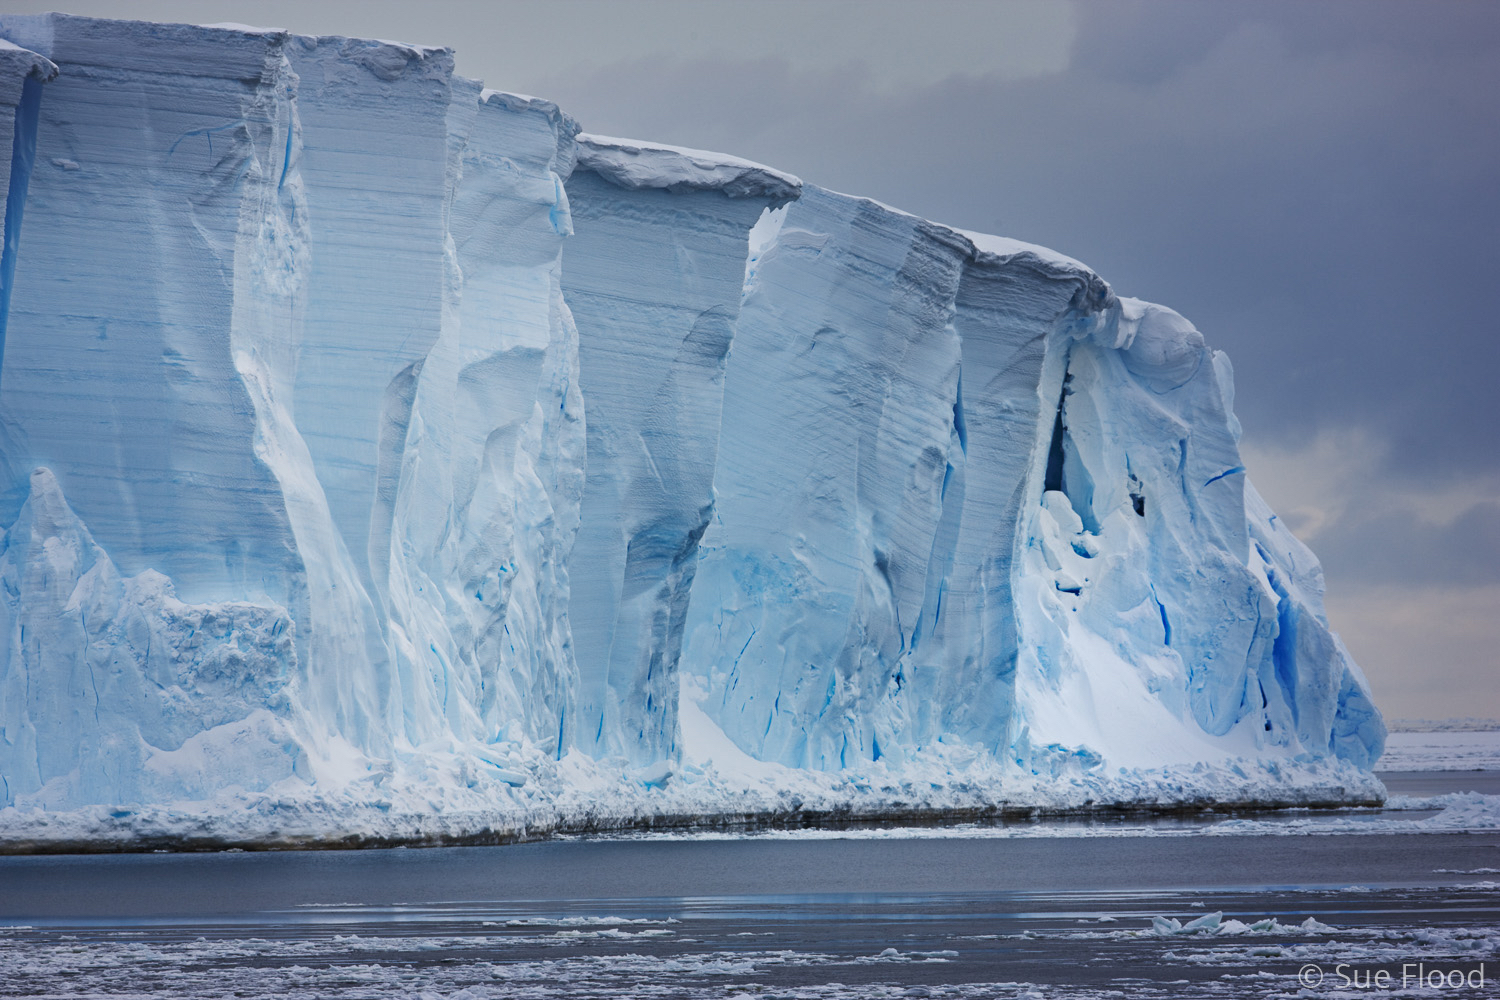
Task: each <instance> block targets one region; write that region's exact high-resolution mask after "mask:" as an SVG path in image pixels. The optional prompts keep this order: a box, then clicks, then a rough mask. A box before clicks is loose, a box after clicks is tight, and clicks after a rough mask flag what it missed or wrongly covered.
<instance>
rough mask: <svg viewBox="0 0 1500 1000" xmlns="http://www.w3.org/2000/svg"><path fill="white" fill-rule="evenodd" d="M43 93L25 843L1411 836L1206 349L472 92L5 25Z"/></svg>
mask: <svg viewBox="0 0 1500 1000" xmlns="http://www.w3.org/2000/svg"><path fill="white" fill-rule="evenodd" d="M0 77H3V78H0V109H3V111H4V115H5V121H4V122H0V126H3V128H0V132H3V133H4V134H5V135H7V136H9V137H10V138H11V147H10V155H9V156H6V157H0V159H3V160H4V161H5V163H6V166H7V169H8V170H9V173H8V174H7V177H6V182H5V187H6V190H7V192H8V197H7V200H6V215H5V230H4V232H5V243H4V251H3V260H0V279H3V284H0V332H3V338H0V525H3V526H4V534H3V535H0V644H3V645H0V778H3V779H4V781H3V785H0V817H3V816H5V815H10V814H16V815H18V814H19V813H17V812H16V810H18V809H32V808H46V809H48V810H54V811H55V810H70V809H85V808H87V807H93V806H107V807H116V806H121V805H128V804H135V805H142V804H154V806H155V807H160V808H167V809H169V810H170V809H173V808H178V807H177V806H174V805H172V804H173V803H185V802H199V803H202V802H205V801H208V800H213V801H216V802H219V803H220V804H219V805H218V806H213V807H208V806H201V807H194V808H198V810H199V813H201V812H202V811H203V810H204V809H209V811H210V812H211V811H213V810H214V809H218V810H220V811H225V810H232V809H243V808H250V809H252V810H261V812H258V813H256V814H257V815H262V814H263V812H264V809H266V808H269V807H268V806H267V805H266V803H286V802H301V803H303V804H304V805H306V806H307V808H308V809H309V810H312V812H310V813H308V815H318V816H332V815H336V814H338V812H339V810H340V809H343V810H345V811H347V810H349V809H360V808H370V809H375V810H377V811H381V812H382V815H384V814H387V813H389V811H390V810H391V809H393V808H398V807H399V808H406V809H407V810H408V811H409V812H410V813H411V814H413V815H418V814H421V813H423V811H424V810H425V811H426V813H428V814H431V813H432V812H433V811H434V810H436V811H441V810H443V809H448V808H457V806H455V805H454V803H459V802H462V803H464V804H465V805H464V806H463V808H465V809H468V810H470V811H471V812H470V813H466V815H469V814H472V815H474V816H476V817H481V818H479V819H475V820H473V822H474V823H476V824H482V823H485V822H491V821H493V818H494V817H495V816H499V815H514V816H525V817H530V819H527V820H526V822H529V823H530V822H534V823H539V824H541V825H543V826H545V825H546V824H547V822H549V821H548V820H547V819H546V817H547V816H549V815H551V816H553V817H554V819H555V817H556V816H557V815H561V813H559V812H558V810H564V806H563V805H561V804H560V803H564V802H573V803H574V804H575V805H574V806H569V807H567V808H575V807H576V808H580V809H583V810H584V811H585V812H586V813H588V814H589V815H591V816H592V815H595V812H594V811H597V810H603V814H604V815H616V820H618V819H619V816H621V815H624V814H626V813H631V814H640V813H641V812H642V811H644V812H646V813H653V812H655V813H673V812H676V813H683V812H687V813H693V814H697V813H713V812H722V811H725V810H728V811H739V810H741V809H743V808H748V807H745V806H743V801H746V800H743V795H741V792H740V791H737V789H743V788H746V787H749V786H748V785H745V784H744V783H745V782H751V783H752V784H753V783H755V782H760V783H762V784H761V785H757V786H756V787H762V788H763V789H765V788H781V789H782V790H783V792H785V790H786V789H791V788H801V787H803V785H801V784H798V783H799V782H803V783H805V782H812V783H813V784H811V785H807V786H806V787H808V788H812V787H814V786H816V787H817V788H818V789H821V791H819V792H818V794H819V795H822V796H823V799H820V801H828V802H833V803H841V802H842V803H849V804H852V805H854V806H856V807H858V806H859V803H861V802H865V801H866V800H868V802H869V803H874V804H875V805H872V806H870V808H876V807H877V806H879V804H880V803H886V804H887V805H889V803H893V802H910V801H912V800H913V799H914V795H913V792H912V788H927V789H931V788H937V787H939V786H940V784H941V783H942V782H946V781H949V780H952V781H955V782H957V784H956V785H955V787H956V788H961V789H966V790H965V791H962V792H955V793H954V795H956V796H957V798H955V799H953V800H952V801H949V800H947V799H944V800H943V801H944V802H946V803H948V805H952V804H953V803H955V802H959V803H961V802H983V803H990V804H994V803H1004V802H1006V801H1010V800H1011V799H1008V798H1007V797H1008V796H1010V797H1012V798H1013V797H1014V796H1016V795H1020V794H1021V792H1020V791H1018V789H1021V788H1023V787H1024V788H1027V789H1030V791H1029V792H1026V794H1027V795H1030V796H1031V798H1030V799H1028V800H1027V801H1031V802H1034V803H1035V802H1046V801H1049V800H1048V798H1047V796H1048V795H1053V796H1054V800H1055V801H1059V802H1061V801H1064V799H1066V800H1067V801H1072V799H1069V798H1068V796H1069V795H1072V796H1074V798H1079V797H1085V796H1086V797H1090V798H1092V799H1094V800H1096V801H1103V800H1110V799H1114V800H1126V799H1131V798H1132V797H1134V798H1139V797H1140V796H1142V795H1152V796H1156V797H1158V798H1161V797H1166V798H1171V797H1172V796H1174V795H1186V794H1192V795H1197V794H1209V792H1210V791H1212V787H1211V786H1212V782H1213V781H1220V782H1221V786H1218V792H1217V793H1216V794H1222V795H1223V796H1225V797H1228V798H1236V797H1238V798H1240V799H1246V798H1254V797H1256V796H1258V795H1262V793H1263V791H1264V788H1265V787H1267V786H1266V785H1265V783H1264V781H1261V778H1255V779H1253V780H1252V778H1249V777H1246V775H1247V774H1248V773H1250V772H1251V771H1253V772H1254V773H1255V774H1257V775H1261V777H1262V778H1264V777H1265V776H1270V777H1269V778H1266V780H1271V781H1273V782H1281V783H1285V784H1286V785H1288V787H1296V786H1297V785H1298V782H1299V781H1300V782H1302V784H1303V785H1305V786H1307V787H1311V786H1312V785H1314V784H1318V783H1320V782H1321V784H1318V787H1319V788H1323V789H1324V791H1323V792H1319V793H1318V794H1326V795H1332V796H1333V797H1335V798H1337V797H1339V796H1346V795H1353V796H1355V797H1358V796H1360V795H1366V796H1367V795H1368V793H1367V792H1365V791H1362V790H1361V789H1365V788H1367V787H1369V781H1368V779H1367V778H1362V777H1360V776H1359V772H1358V771H1357V768H1368V766H1369V765H1370V764H1371V763H1372V762H1373V760H1374V759H1375V757H1377V756H1378V754H1379V752H1380V749H1381V745H1382V741H1383V734H1384V730H1383V727H1382V725H1381V722H1380V717H1379V713H1378V712H1377V711H1376V710H1375V709H1374V707H1373V705H1372V704H1371V703H1370V698H1369V691H1368V686H1367V685H1366V683H1365V682H1364V679H1363V677H1362V675H1361V674H1360V673H1359V670H1358V668H1357V667H1356V666H1355V665H1354V664H1353V663H1352V661H1350V659H1349V657H1348V655H1347V652H1346V651H1345V650H1344V649H1343V647H1342V645H1341V644H1340V643H1339V641H1338V639H1337V636H1336V635H1334V634H1333V633H1332V632H1331V631H1330V629H1329V627H1328V623H1327V620H1326V619H1325V618H1324V616H1323V614H1322V610H1321V593H1322V579H1321V573H1320V571H1319V569H1318V565H1317V562H1316V559H1315V558H1314V557H1313V556H1312V554H1311V553H1310V552H1308V551H1307V549H1306V548H1305V547H1303V546H1302V545H1301V544H1300V543H1298V542H1297V541H1296V539H1295V538H1294V537H1293V536H1292V535H1291V534H1290V533H1289V532H1288V531H1287V530H1286V529H1285V528H1284V527H1283V526H1281V525H1280V523H1279V522H1278V521H1277V520H1276V518H1275V517H1274V515H1273V514H1272V513H1271V512H1270V511H1269V510H1268V509H1266V507H1265V504H1264V503H1263V501H1261V500H1260V498H1259V497H1258V495H1256V494H1255V493H1254V490H1253V488H1252V487H1250V485H1249V484H1248V482H1247V480H1246V476H1245V470H1244V468H1243V466H1242V463H1241V462H1240V459H1239V455H1238V447H1237V442H1238V436H1239V430H1238V424H1237V422H1236V420H1235V418H1234V416H1233V406H1232V404H1233V387H1232V373H1231V370H1230V367H1229V363H1228V360H1227V359H1226V358H1224V357H1223V356H1222V355H1221V354H1218V353H1216V352H1214V351H1212V350H1210V349H1209V348H1208V347H1207V346H1206V345H1205V344H1204V341H1203V338H1202V336H1201V335H1199V334H1198V332H1197V331H1196V330H1195V329H1194V328H1193V327H1192V326H1191V324H1189V323H1188V322H1187V321H1186V320H1185V319H1183V318H1182V317H1180V316H1178V315H1177V314H1176V313H1173V312H1171V311H1170V310H1167V309H1164V308H1162V307H1159V306H1154V305H1150V304H1148V303H1142V302H1138V301H1135V300H1131V299H1123V298H1119V297H1117V296H1116V295H1115V294H1114V293H1113V292H1112V291H1111V290H1110V288H1109V286H1108V285H1107V284H1106V283H1105V282H1104V281H1103V280H1102V279H1100V278H1099V277H1098V276H1097V275H1095V274H1094V273H1093V272H1092V271H1090V270H1089V269H1088V268H1087V267H1085V266H1084V265H1082V264H1079V263H1078V262H1076V261H1072V260H1069V259H1067V258H1064V257H1061V256H1059V255H1057V254H1055V253H1052V252H1050V251H1047V250H1044V249H1042V248H1038V247H1033V246H1029V245H1026V244H1020V243H1016V242H1014V241H1010V240H1004V239H1000V238H997V237H991V236H983V235H980V234H974V233H968V232H964V231H961V230H956V229H952V228H949V227H946V226H942V225H938V224H936V223H932V222H928V221H926V220H922V219H918V218H916V217H913V216H910V215H907V214H905V213H902V212H899V211H897V210H895V209H891V208H888V207H886V206H883V205H880V204H878V203H876V202H872V201H869V200H867V199H861V198H854V197H850V196H847V195H841V194H837V193H834V192H831V191H826V190H824V189H821V188H818V187H816V186H814V185H810V184H808V185H804V184H803V183H802V182H801V181H799V180H798V179H797V178H795V177H791V176H790V175H787V174H784V173H781V172H779V171H775V170H772V169H770V168H767V167H763V166H760V165H758V164H753V163H749V162H747V161H743V160H739V159H736V158H734V157H730V156H724V155H721V154H715V153H708V152H703V151H699V150H687V149H678V148H674V147H668V146H661V145H657V144H652V143H644V142H637V141H634V140H622V139H610V138H606V137H602V136H592V135H587V134H582V133H580V132H579V128H578V126H577V124H575V123H574V122H573V121H572V119H571V118H569V117H568V116H567V115H566V114H564V113H563V112H562V111H560V110H559V109H558V108H557V107H556V106H555V105H553V104H551V103H550V102H547V101H544V100H539V99H536V98H529V97H523V96H518V95H512V94H503V93H497V92H493V91H487V90H484V89H483V88H482V86H481V84H479V83H478V82H477V81H471V80H466V79H463V78H462V77H458V76H456V75H454V73H453V59H452V53H451V52H450V51H449V50H447V49H432V48H420V47H413V46H406V45H400V44H396V43H389V42H374V41H367V40H360V39H347V38H333V37H319V38H310V37H303V36H296V35H291V34H288V33H286V32H280V31H271V30H257V29H249V28H241V27H234V26H229V27H195V26H185V25H158V24H149V23H144V22H115V21H103V20H96V19H88V18H76V17H69V16H63V15H24V16H23V15H3V16H0ZM1340 761H1343V762H1347V764H1340V763H1339V762H1340ZM956 762H957V763H956ZM1182 767H1193V768H1198V769H1199V773H1203V774H1210V775H1213V776H1216V777H1213V778H1212V779H1211V780H1210V779H1208V778H1205V779H1202V781H1200V783H1199V784H1198V785H1191V787H1190V786H1189V785H1184V784H1182V778H1181V774H1180V773H1179V771H1173V770H1172V769H1173V768H1179V769H1180V768H1182ZM1205 767H1206V768H1208V770H1207V771H1203V770H1202V769H1203V768H1205ZM768 768H769V769H770V770H767V769H768ZM954 768H958V769H959V770H960V771H962V773H963V775H967V776H966V777H962V778H961V779H960V778H956V777H954V776H953V775H954V771H953V769H954ZM1247 768H1248V769H1249V770H1248V771H1247ZM1122 769H1123V770H1122ZM1257 769H1259V770H1257ZM1168 772H1170V773H1171V774H1173V775H1176V777H1173V778H1172V779H1171V780H1170V781H1167V780H1166V779H1164V778H1162V779H1160V780H1158V779H1154V778H1152V777H1151V776H1152V775H1166V774H1167V773H1168ZM825 774H826V775H831V776H833V777H832V778H830V779H829V780H832V781H834V782H835V784H831V785H828V784H826V783H825V784H823V785H820V784H817V782H819V781H823V780H824V779H822V778H817V777H816V776H817V775H825ZM940 774H941V775H948V777H946V778H943V779H941V781H935V780H934V776H935V775H940ZM768 775H770V776H772V777H768ZM903 775H905V776H906V777H903ZM1235 775H1238V778H1236V777H1235ZM799 776H801V777H799ZM839 776H843V777H839ZM1237 781H1238V782H1240V783H1239V784H1235V783H1236V782H1237ZM1257 781H1260V782H1261V783H1260V784H1256V782H1257ZM767 782H769V783H770V784H769V785H767V784H765V783H767ZM912 782H915V785H912V787H908V784H910V783H912ZM1153 782H1155V783H1154V784H1153ZM1204 782H1207V783H1206V784H1205V783H1204ZM1049 783H1050V784H1049ZM877 786H878V787H879V788H881V789H884V790H883V791H875V790H872V789H875V788H876V787H877ZM1049 788H1050V789H1053V791H1052V792H1048V791H1047V789H1049ZM1065 788H1067V789H1072V791H1069V792H1067V793H1066V794H1064V792H1063V791H1062V789H1065ZM1153 788H1154V789H1155V790H1154V791H1151V789H1153ZM1330 788H1331V789H1332V791H1328V789H1330ZM402 789H405V791H401V790H402ZM1172 789H1175V791H1173V790H1172ZM1206 789H1207V790H1209V791H1205V790H1206ZM1080 790H1081V791H1080ZM1075 793H1076V794H1075ZM757 794H762V793H757ZM765 794H771V795H772V796H773V799H774V796H776V795H780V794H783V793H782V792H774V791H772V792H766V793H765ZM787 794H790V793H787ZM797 794H798V795H800V794H801V793H797ZM921 794H927V793H925V792H923V793H921ZM1308 794H1312V793H1308ZM226 795H227V796H230V797H231V798H230V799H225V798H224V796H226ZM737 795H739V796H741V798H740V799H736V796H737ZM234 796H240V798H233V797H234ZM257 796H258V798H257ZM403 796H405V798H403ZM965 796H967V798H965ZM915 798H917V799H920V798H921V795H916V796H915ZM773 799H765V798H759V799H755V800H754V801H756V802H769V801H773ZM794 799H795V796H794ZM231 800H232V802H231ZM776 801H779V800H776ZM335 802H336V803H341V805H337V806H335V805H332V804H331V803H335ZM393 802H394V803H397V806H393V805H392V803H393ZM402 802H404V803H406V805H405V806H399V804H400V803H402ZM610 802H614V803H616V805H614V806H610V805H608V803H610ZM737 802H739V803H740V804H736V803H737ZM226 803H231V804H226ZM234 803H237V804H234ZM246 803H249V804H250V805H249V806H246ZM578 803H584V804H583V805H578ZM601 803H603V804H601ZM621 803H624V804H621ZM7 807H14V808H12V809H10V811H9V813H7V812H5V811H4V810H5V809H6V808H7ZM879 807H880V808H885V807H886V806H879ZM182 808H183V809H186V808H187V807H186V806H184V807H182ZM278 808H279V807H278ZM399 808H398V811H399ZM757 808H759V807H757ZM767 808H770V807H769V806H768V807H767ZM775 808H781V806H776V807H775ZM611 809H613V810H614V812H610V810H611ZM549 810H551V812H549ZM189 811H191V810H189ZM617 814H618V815H617ZM484 816H489V817H490V819H488V820H486V819H483V818H482V817H484ZM310 822H311V821H310ZM328 822H332V821H331V820H329V821H328ZM412 822H413V823H417V824H418V825H419V826H420V823H421V820H420V819H417V820H413V821H412ZM465 822H468V821H465ZM589 822H611V820H607V819H605V820H601V819H597V818H595V819H591V820H589Z"/></svg>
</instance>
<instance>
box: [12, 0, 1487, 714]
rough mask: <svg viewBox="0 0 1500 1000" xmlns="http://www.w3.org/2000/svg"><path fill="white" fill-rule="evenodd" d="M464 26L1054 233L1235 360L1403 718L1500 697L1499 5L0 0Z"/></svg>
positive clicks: (688, 118)
mask: <svg viewBox="0 0 1500 1000" xmlns="http://www.w3.org/2000/svg"><path fill="white" fill-rule="evenodd" d="M49 6H61V7H62V8H63V9H66V10H69V11H70V12H73V13H78V14H93V15H100V16H110V17H141V18H148V19H153V20H181V21H197V22H219V21H236V22H241V23H249V24H256V25H263V26H277V27H286V28H290V29H293V30H296V31H301V32H306V33H319V34H328V33H339V34H352V35H366V36H374V37H381V38H394V39H399V40H402V41H409V42H421V43H431V44H444V45H451V46H453V47H454V48H455V49H456V50H457V59H458V67H459V71H460V72H462V73H465V74H466V75H469V76H477V77H480V78H482V79H484V80H485V81H486V83H487V84H488V85H490V86H493V87H498V88H501V89H506V90H515V91H521V92H525V93H532V94H538V95H541V96H545V97H549V98H551V99H553V100H556V101H558V102H559V103H560V104H561V105H562V106H563V107H564V108H565V109H566V110H567V111H569V112H570V113H571V114H572V115H573V116H574V117H575V118H577V119H578V120H579V122H580V123H581V124H582V125H583V127H584V128H585V129H586V130H588V131H591V132H600V133H605V134H614V135H625V136H634V137H641V138H649V139H655V140H658V141H663V142H670V143H676V144H680V145H688V146H697V147H703V148H709V149H717V150H722V151H725V152H730V153H735V154H738V155H741V156H745V157H749V158H752V159H757V160H761V161H764V162H767V163H770V164H772V165H774V166H777V167H780V168H782V169H785V170H788V171H790V172H792V173H795V174H798V175H800V176H801V177H803V178H804V179H805V180H808V181H811V182H814V183H817V184H821V185H823V186H825V187H831V188H834V189H837V190H841V191H848V192H851V193H856V194H862V195H869V196H871V197H874V198H878V199H880V200H881V201H885V202H889V203H891V204H893V205H897V206H899V207H901V208H904V209H907V210H909V211H913V212H916V213H919V214H922V215H926V216H928V217H931V218H934V219H937V220H939V221H942V222H947V223H953V224H956V225H960V226H963V227H966V228H971V229H981V230H987V231H990V232H995V233H1000V234H1003V235H1006V236H1013V237H1017V238H1020V239H1024V240H1030V241H1033V242H1036V243H1042V244H1045V245H1047V246H1051V247H1054V248H1056V249H1058V250H1061V251H1063V252H1064V253H1067V254H1069V255H1071V256H1073V257H1077V258H1078V259H1080V260H1083V261H1085V262H1086V263H1088V264H1090V265H1091V266H1093V267H1094V268H1095V269H1096V270H1098V271H1099V273H1100V274H1101V275H1103V277H1104V278H1105V279H1107V280H1108V281H1109V282H1110V283H1111V284H1112V285H1113V286H1114V288H1115V289H1116V291H1118V292H1120V293H1122V294H1127V295H1135V296H1139V297H1141V298H1146V299H1151V300H1154V301H1158V302H1163V303H1166V304H1168V305H1170V306H1172V307H1173V308H1175V309H1177V310H1178V311H1179V312H1182V313H1183V314H1184V315H1186V316H1187V317H1188V318H1189V319H1191V320H1192V321H1193V322H1194V323H1195V324H1196V325H1197V326H1198V328H1199V329H1201V330H1202V331H1203V332H1204V334H1205V336H1206V337H1207V338H1208V340H1209V342H1210V343H1211V344H1213V345H1214V346H1216V347H1219V348H1222V349H1224V350H1225V351H1227V352H1228V353H1229V355H1230V357H1231V358H1232V359H1233V361H1234V365H1235V371H1236V376H1237V379H1236V380H1237V385H1238V394H1237V404H1236V406H1237V410H1238V411H1239V414H1240V417H1241V419H1242V421H1243V423H1244V426H1245V450H1246V457H1247V464H1248V465H1249V468H1250V472H1251V476H1252V478H1253V480H1254V482H1255V483H1256V484H1257V485H1258V486H1259V487H1260V489H1261V492H1262V493H1264V494H1265V495H1266V496H1267V498H1268V499H1269V500H1270V501H1271V503H1272V505H1273V506H1274V507H1276V508H1277V510H1278V511H1280V512H1281V513H1282V515H1283V516H1284V518H1285V519H1286V520H1287V522H1288V523H1289V524H1291V525H1292V526H1293V527H1294V529H1295V530H1297V531H1298V533H1299V534H1300V535H1301V537H1302V538H1303V539H1304V540H1305V541H1307V542H1308V543H1309V544H1311V545H1312V546H1313V548H1314V550H1315V551H1316V552H1317V553H1318V554H1319V556H1320V557H1321V558H1322V560H1323V563H1324V567H1325V570H1326V573H1327V579H1328V596H1327V601H1328V607H1329V614H1330V618H1331V619H1332V622H1333V625H1334V627H1335V629H1337V630H1338V631H1339V632H1340V633H1341V634H1342V636H1343V637H1344V640H1345V642H1346V643H1347V644H1348V645H1349V647H1350V649H1351V651H1352V652H1353V653H1354V656H1355V658H1356V659H1357V660H1358V661H1359V662H1360V663H1361V664H1362V665H1363V666H1364V667H1365V669H1366V672H1367V673H1368V674H1369V676H1370V679H1371V681H1372V683H1373V685H1374V687H1375V692H1376V697H1377V701H1378V702H1379V703H1380V705H1381V706H1382V707H1383V708H1384V709H1385V711H1386V713H1387V715H1388V716H1394V717H1412V716H1421V717H1447V716H1473V715H1483V716H1491V717H1500V670H1497V668H1496V650H1497V649H1500V449H1497V447H1496V442H1497V430H1496V428H1497V410H1500V404H1497V402H1496V399H1497V393H1496V388H1495V386H1494V382H1495V380H1496V379H1497V377H1500V329H1497V326H1500V320H1497V318H1496V317H1497V309H1496V300H1495V298H1494V295H1495V293H1496V291H1497V289H1500V282H1497V271H1500V99H1497V96H1496V95H1500V4H1496V3H1492V2H1489V0H1448V2H1439V0H1429V2H1414V0H1413V2H1402V3H1393V2H1383V0H1354V2H1317V3H1313V2H1305V0H1296V2H1284V3H1282V2H1275V0H1254V2H1246V3H1237V2H1233V0H1213V2H1206V0H1205V2H1173V0H1142V2H1131V0H1100V2H1087V0H1085V2H1072V3H1069V2H1064V0H1059V2H1045V3H1030V2H1015V3H997V2H978V0H972V2H971V0H948V2H943V0H922V2H921V3H915V2H912V3H897V2H879V0H847V2H846V0H826V2H806V0H799V2H778V0H762V2H752V0H741V2H735V3H728V2H725V3H715V2H708V0H700V2H687V0H643V2H631V0H600V2H590V0H558V2H550V3H540V2H515V3H503V2H502V3H482V2H458V0H454V2H442V0H424V2H421V3H415V2H409V0H401V2H380V0H318V2H316V3H313V2H307V0H296V2H280V0H263V2H257V0H140V2H123V0H71V2H69V0H54V3H52V4H47V3H25V2H17V0H0V9H4V10H42V9H46V8H47V7H49Z"/></svg>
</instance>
